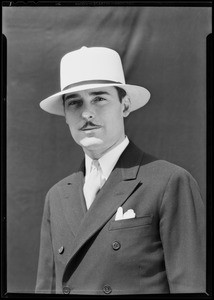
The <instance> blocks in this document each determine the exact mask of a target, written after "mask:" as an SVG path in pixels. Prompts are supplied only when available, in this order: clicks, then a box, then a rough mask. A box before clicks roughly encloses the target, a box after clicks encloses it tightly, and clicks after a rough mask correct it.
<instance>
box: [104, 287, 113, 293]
mask: <svg viewBox="0 0 214 300" xmlns="http://www.w3.org/2000/svg"><path fill="white" fill-rule="evenodd" d="M103 292H104V293H105V294H110V293H111V292H112V289H111V287H110V285H104V287H103Z"/></svg>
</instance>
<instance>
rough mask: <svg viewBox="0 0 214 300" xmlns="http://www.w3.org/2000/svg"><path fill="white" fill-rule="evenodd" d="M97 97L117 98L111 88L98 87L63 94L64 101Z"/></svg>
mask: <svg viewBox="0 0 214 300" xmlns="http://www.w3.org/2000/svg"><path fill="white" fill-rule="evenodd" d="M97 95H107V96H111V97H113V98H117V97H118V94H117V90H116V89H115V88H114V87H113V86H109V87H99V88H94V89H87V90H84V91H77V92H73V93H68V94H65V100H66V99H69V98H76V97H80V98H83V97H85V96H97Z"/></svg>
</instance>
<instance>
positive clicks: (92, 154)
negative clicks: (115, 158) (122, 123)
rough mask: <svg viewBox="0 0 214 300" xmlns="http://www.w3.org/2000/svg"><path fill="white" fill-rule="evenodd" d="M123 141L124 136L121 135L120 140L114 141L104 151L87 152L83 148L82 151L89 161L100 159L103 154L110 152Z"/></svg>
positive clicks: (87, 150)
mask: <svg viewBox="0 0 214 300" xmlns="http://www.w3.org/2000/svg"><path fill="white" fill-rule="evenodd" d="M124 139H125V135H123V136H122V137H121V138H119V139H118V140H117V141H115V142H114V143H113V144H112V145H111V146H109V147H107V148H105V149H93V150H91V149H90V150H89V149H86V148H83V151H84V152H85V154H87V155H88V156H89V157H90V158H91V159H100V158H101V157H102V156H103V155H104V154H106V153H107V152H109V151H110V150H112V149H114V148H115V147H116V146H117V145H119V144H120V143H122V141H123V140H124Z"/></svg>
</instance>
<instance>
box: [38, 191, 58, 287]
mask: <svg viewBox="0 0 214 300" xmlns="http://www.w3.org/2000/svg"><path fill="white" fill-rule="evenodd" d="M35 292H36V293H55V270H54V257H53V247H52V239H51V224H50V207H49V193H48V194H47V196H46V199H45V205H44V212H43V218H42V225H41V236H40V252H39V262H38V271H37V281H36V288H35Z"/></svg>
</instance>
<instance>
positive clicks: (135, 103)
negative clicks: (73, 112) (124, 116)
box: [40, 83, 150, 116]
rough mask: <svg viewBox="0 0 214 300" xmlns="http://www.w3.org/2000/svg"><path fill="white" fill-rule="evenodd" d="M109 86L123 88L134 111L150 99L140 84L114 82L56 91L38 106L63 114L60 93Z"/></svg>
mask: <svg viewBox="0 0 214 300" xmlns="http://www.w3.org/2000/svg"><path fill="white" fill-rule="evenodd" d="M109 86H119V87H121V88H123V89H124V90H125V91H126V93H127V95H128V96H129V97H130V101H131V109H130V111H134V110H136V109H138V108H140V107H142V106H144V105H145V104H146V103H147V102H148V101H149V99H150V92H149V91H148V90H147V89H146V88H144V87H141V86H137V85H130V84H116V83H109V84H98V83H97V84H85V85H81V86H76V87H72V88H69V89H66V90H63V91H61V92H58V93H56V94H54V95H52V96H50V97H48V98H46V99H44V100H42V101H41V102H40V107H41V108H42V109H43V110H45V111H46V112H49V113H51V114H54V115H59V116H64V115H65V113H64V107H63V100H62V95H65V94H68V93H74V92H78V91H83V90H88V89H95V88H101V87H109Z"/></svg>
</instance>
